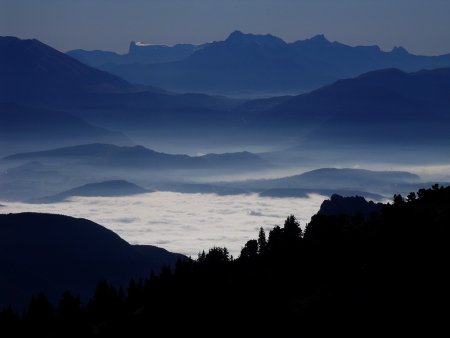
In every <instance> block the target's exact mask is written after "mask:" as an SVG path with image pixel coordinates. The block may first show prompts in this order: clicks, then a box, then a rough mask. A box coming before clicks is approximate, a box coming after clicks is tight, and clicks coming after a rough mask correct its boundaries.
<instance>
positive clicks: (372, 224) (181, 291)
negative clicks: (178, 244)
mask: <svg viewBox="0 0 450 338" xmlns="http://www.w3.org/2000/svg"><path fill="white" fill-rule="evenodd" d="M449 203H450V188H443V187H439V186H438V185H435V186H433V188H432V189H421V190H419V191H418V192H417V193H410V194H408V196H407V198H404V197H402V196H401V195H396V196H394V201H393V204H385V205H378V206H377V207H376V208H374V205H373V204H370V203H367V202H365V201H363V200H360V199H358V198H350V199H342V198H338V197H334V198H332V199H331V200H330V201H328V202H325V203H324V204H328V206H326V207H325V206H323V208H321V210H322V212H319V213H318V214H317V215H315V216H313V217H312V219H311V221H310V223H308V224H307V225H306V228H305V229H304V230H302V228H301V227H300V224H299V223H298V221H297V220H296V218H295V217H294V216H292V215H291V216H289V217H288V218H287V219H286V221H285V223H284V226H282V227H280V226H276V227H274V228H273V229H271V230H270V232H269V233H268V236H266V234H265V231H264V229H262V228H261V229H260V231H259V235H258V238H257V239H253V240H249V241H248V242H247V243H246V244H245V245H244V246H243V248H242V250H241V253H240V255H239V257H237V258H233V257H231V256H230V255H229V253H228V250H227V249H226V248H220V247H214V248H211V249H210V250H209V251H208V252H200V253H199V255H198V258H197V259H196V260H192V259H188V260H185V261H179V262H178V263H177V264H176V266H175V268H174V269H173V270H170V269H164V270H163V271H162V273H161V275H159V276H156V275H153V276H151V277H150V278H149V279H146V280H138V281H136V280H132V281H131V282H130V283H129V286H128V288H127V289H126V291H123V290H122V289H120V290H119V289H117V288H116V287H114V286H113V285H111V284H109V283H107V282H101V283H99V284H98V286H97V289H96V291H95V293H94V296H93V297H92V299H91V300H90V301H89V302H88V303H85V304H83V305H82V304H81V303H80V301H79V299H78V298H77V297H76V295H73V294H71V293H65V294H64V295H63V296H62V298H61V301H60V302H59V304H58V305H57V306H56V307H55V306H54V305H52V304H51V303H50V302H49V301H48V300H47V299H46V297H45V296H43V295H41V296H39V297H37V298H34V299H33V300H32V302H31V303H30V306H29V308H28V310H27V311H26V312H25V314H24V315H21V316H19V315H18V314H17V313H15V312H14V310H12V309H5V310H4V311H3V312H1V314H0V323H1V326H2V328H3V330H5V332H11V333H12V335H10V336H12V337H13V336H20V335H21V334H26V333H29V332H33V333H36V334H37V333H40V334H43V335H46V336H60V335H64V336H68V337H81V336H83V337H89V336H93V337H97V336H105V335H112V334H114V335H127V336H130V335H137V334H139V335H142V333H143V332H144V333H145V332H148V333H153V334H155V333H163V332H164V333H166V334H179V333H183V334H191V333H192V334H194V333H195V334H196V335H197V336H201V337H203V336H204V337H206V336H210V334H211V330H212V329H214V328H215V329H217V328H218V327H220V332H219V333H218V336H230V335H232V334H233V333H235V332H237V331H239V332H242V333H245V334H246V335H248V336H250V337H256V336H267V335H271V336H282V337H284V336H292V335H294V336H297V337H322V336H324V335H330V334H343V335H346V336H352V337H353V336H355V337H360V336H361V335H363V336H370V337H372V336H373V337H375V336H378V335H380V334H382V333H383V332H387V331H388V332H391V333H393V334H397V333H398V334H405V333H408V334H409V333H413V332H414V333H416V334H417V333H424V334H425V333H428V334H434V333H438V332H441V331H440V330H442V329H444V327H445V326H446V322H447V321H446V315H445V314H444V312H443V311H442V309H443V308H444V307H445V304H446V300H445V298H444V297H443V296H444V293H445V291H446V289H447V285H448V282H449V280H448V274H447V273H446V272H447V271H446V269H445V267H446V266H447V263H448V262H447V261H448V259H447V257H448V245H447V242H448V240H449V235H450V232H449V226H448V225H449V224H450V210H449V208H448V205H449ZM330 206H331V208H330ZM343 206H345V207H344V208H343ZM325 209H327V210H328V211H327V212H323V211H324V210H325ZM332 209H333V210H334V212H329V210H332ZM9 217H10V218H12V217H16V216H14V215H13V216H9ZM25 277H26V275H24V278H25ZM174 318H176V322H177V325H171V324H173V320H175V319H174ZM262 318H264V320H263V322H262ZM411 323H415V324H414V325H411Z"/></svg>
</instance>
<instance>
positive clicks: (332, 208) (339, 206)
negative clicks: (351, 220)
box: [317, 195, 383, 217]
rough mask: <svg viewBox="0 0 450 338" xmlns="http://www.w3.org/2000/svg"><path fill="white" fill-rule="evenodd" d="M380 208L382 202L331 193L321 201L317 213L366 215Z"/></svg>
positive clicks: (326, 214)
mask: <svg viewBox="0 0 450 338" xmlns="http://www.w3.org/2000/svg"><path fill="white" fill-rule="evenodd" d="M382 208H383V204H382V203H374V202H372V201H366V200H365V199H364V197H361V196H348V197H345V196H339V195H332V196H331V197H330V199H328V200H325V201H323V203H322V204H321V206H320V209H319V212H318V213H317V214H318V215H323V216H339V215H347V216H353V215H356V214H362V215H364V216H366V217H367V216H370V215H371V214H372V213H379V212H381V209H382Z"/></svg>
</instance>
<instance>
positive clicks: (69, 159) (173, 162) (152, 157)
mask: <svg viewBox="0 0 450 338" xmlns="http://www.w3.org/2000/svg"><path fill="white" fill-rule="evenodd" d="M38 159H40V160H43V159H46V160H48V161H51V162H56V163H58V162H64V163H73V164H77V165H91V166H109V167H114V168H136V169H138V168H147V169H151V168H154V169H155V168H156V169H158V168H166V169H170V168H172V169H192V168H198V169H201V168H203V169H227V168H228V169H252V170H256V169H262V168H267V167H269V166H270V165H269V163H267V162H266V161H265V160H263V159H262V158H260V157H259V156H257V155H255V154H252V153H249V152H246V151H244V152H238V153H225V154H206V155H202V156H188V155H173V154H165V153H161V152H157V151H154V150H151V149H148V148H146V147H143V146H132V147H127V146H123V147H121V146H116V145H112V144H100V143H94V144H86V145H78V146H72V147H64V148H57V149H52V150H46V151H38V152H29V153H19V154H14V155H10V156H7V157H5V158H4V159H3V160H5V161H17V160H26V161H29V160H38Z"/></svg>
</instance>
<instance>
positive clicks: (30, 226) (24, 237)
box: [0, 213, 182, 306]
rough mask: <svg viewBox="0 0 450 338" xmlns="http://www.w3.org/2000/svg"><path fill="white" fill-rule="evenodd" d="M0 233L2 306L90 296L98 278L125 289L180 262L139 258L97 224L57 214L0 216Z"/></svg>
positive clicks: (160, 254) (159, 256)
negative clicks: (36, 299)
mask: <svg viewBox="0 0 450 338" xmlns="http://www.w3.org/2000/svg"><path fill="white" fill-rule="evenodd" d="M0 233H1V235H0V242H1V243H0V244H1V245H0V253H1V255H0V261H1V263H2V267H3V272H2V276H3V277H2V279H1V280H0V285H1V287H0V293H1V296H0V299H1V304H2V306H5V305H7V304H8V303H11V304H14V305H16V306H24V305H25V304H27V303H28V302H29V301H30V299H31V296H32V295H33V294H34V295H36V294H37V293H38V292H45V293H46V294H47V295H48V296H49V297H50V298H51V299H52V300H54V301H56V300H57V299H58V297H59V296H60V294H61V293H62V292H64V291H66V290H70V291H71V292H74V293H77V294H80V295H82V296H84V297H89V296H91V295H92V294H93V291H94V289H95V286H96V283H98V282H99V281H100V280H101V279H108V280H109V281H110V282H111V283H114V284H116V285H118V284H124V283H127V282H128V281H129V279H130V278H131V277H135V278H137V277H145V276H148V275H149V273H150V272H151V271H152V270H154V271H155V272H159V269H160V268H161V267H162V265H164V264H170V265H172V264H174V263H175V261H176V260H177V259H178V258H180V257H182V256H180V255H177V254H171V253H168V252H167V251H166V250H163V249H159V248H158V249H154V250H153V252H152V255H150V256H149V255H148V254H143V250H140V249H137V250H136V249H135V248H134V247H133V246H132V245H130V244H128V243H127V242H125V241H124V240H123V239H121V238H120V237H119V236H118V235H116V234H115V233H113V232H112V231H110V230H108V229H106V228H104V227H102V226H101V225H98V224H96V223H94V222H91V221H88V220H85V219H78V218H73V217H68V216H61V215H51V214H37V213H21V214H8V215H0ZM147 252H149V251H147Z"/></svg>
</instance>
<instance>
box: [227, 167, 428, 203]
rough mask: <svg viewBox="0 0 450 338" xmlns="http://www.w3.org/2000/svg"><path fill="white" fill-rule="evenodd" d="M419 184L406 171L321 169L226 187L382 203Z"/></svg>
mask: <svg viewBox="0 0 450 338" xmlns="http://www.w3.org/2000/svg"><path fill="white" fill-rule="evenodd" d="M419 182H420V178H419V176H417V175H415V174H411V173H409V172H405V171H374V170H366V169H350V168H343V169H337V168H321V169H316V170H312V171H307V172H305V173H303V174H300V175H294V176H288V177H282V178H276V179H261V180H248V181H238V182H232V183H227V184H226V186H229V187H239V188H241V189H246V190H247V191H253V192H258V193H260V194H261V195H262V196H271V197H305V196H307V195H308V194H311V193H318V194H322V195H326V196H331V195H333V194H338V193H339V194H340V195H343V196H353V195H361V196H364V197H366V198H371V199H376V200H380V199H382V196H386V195H387V196H389V197H390V196H391V195H392V194H393V193H394V192H395V191H398V190H399V189H402V188H401V187H402V185H404V186H405V188H404V189H410V188H411V187H412V185H413V184H418V183H419ZM404 189H402V190H404ZM408 191H409V190H408Z"/></svg>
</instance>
